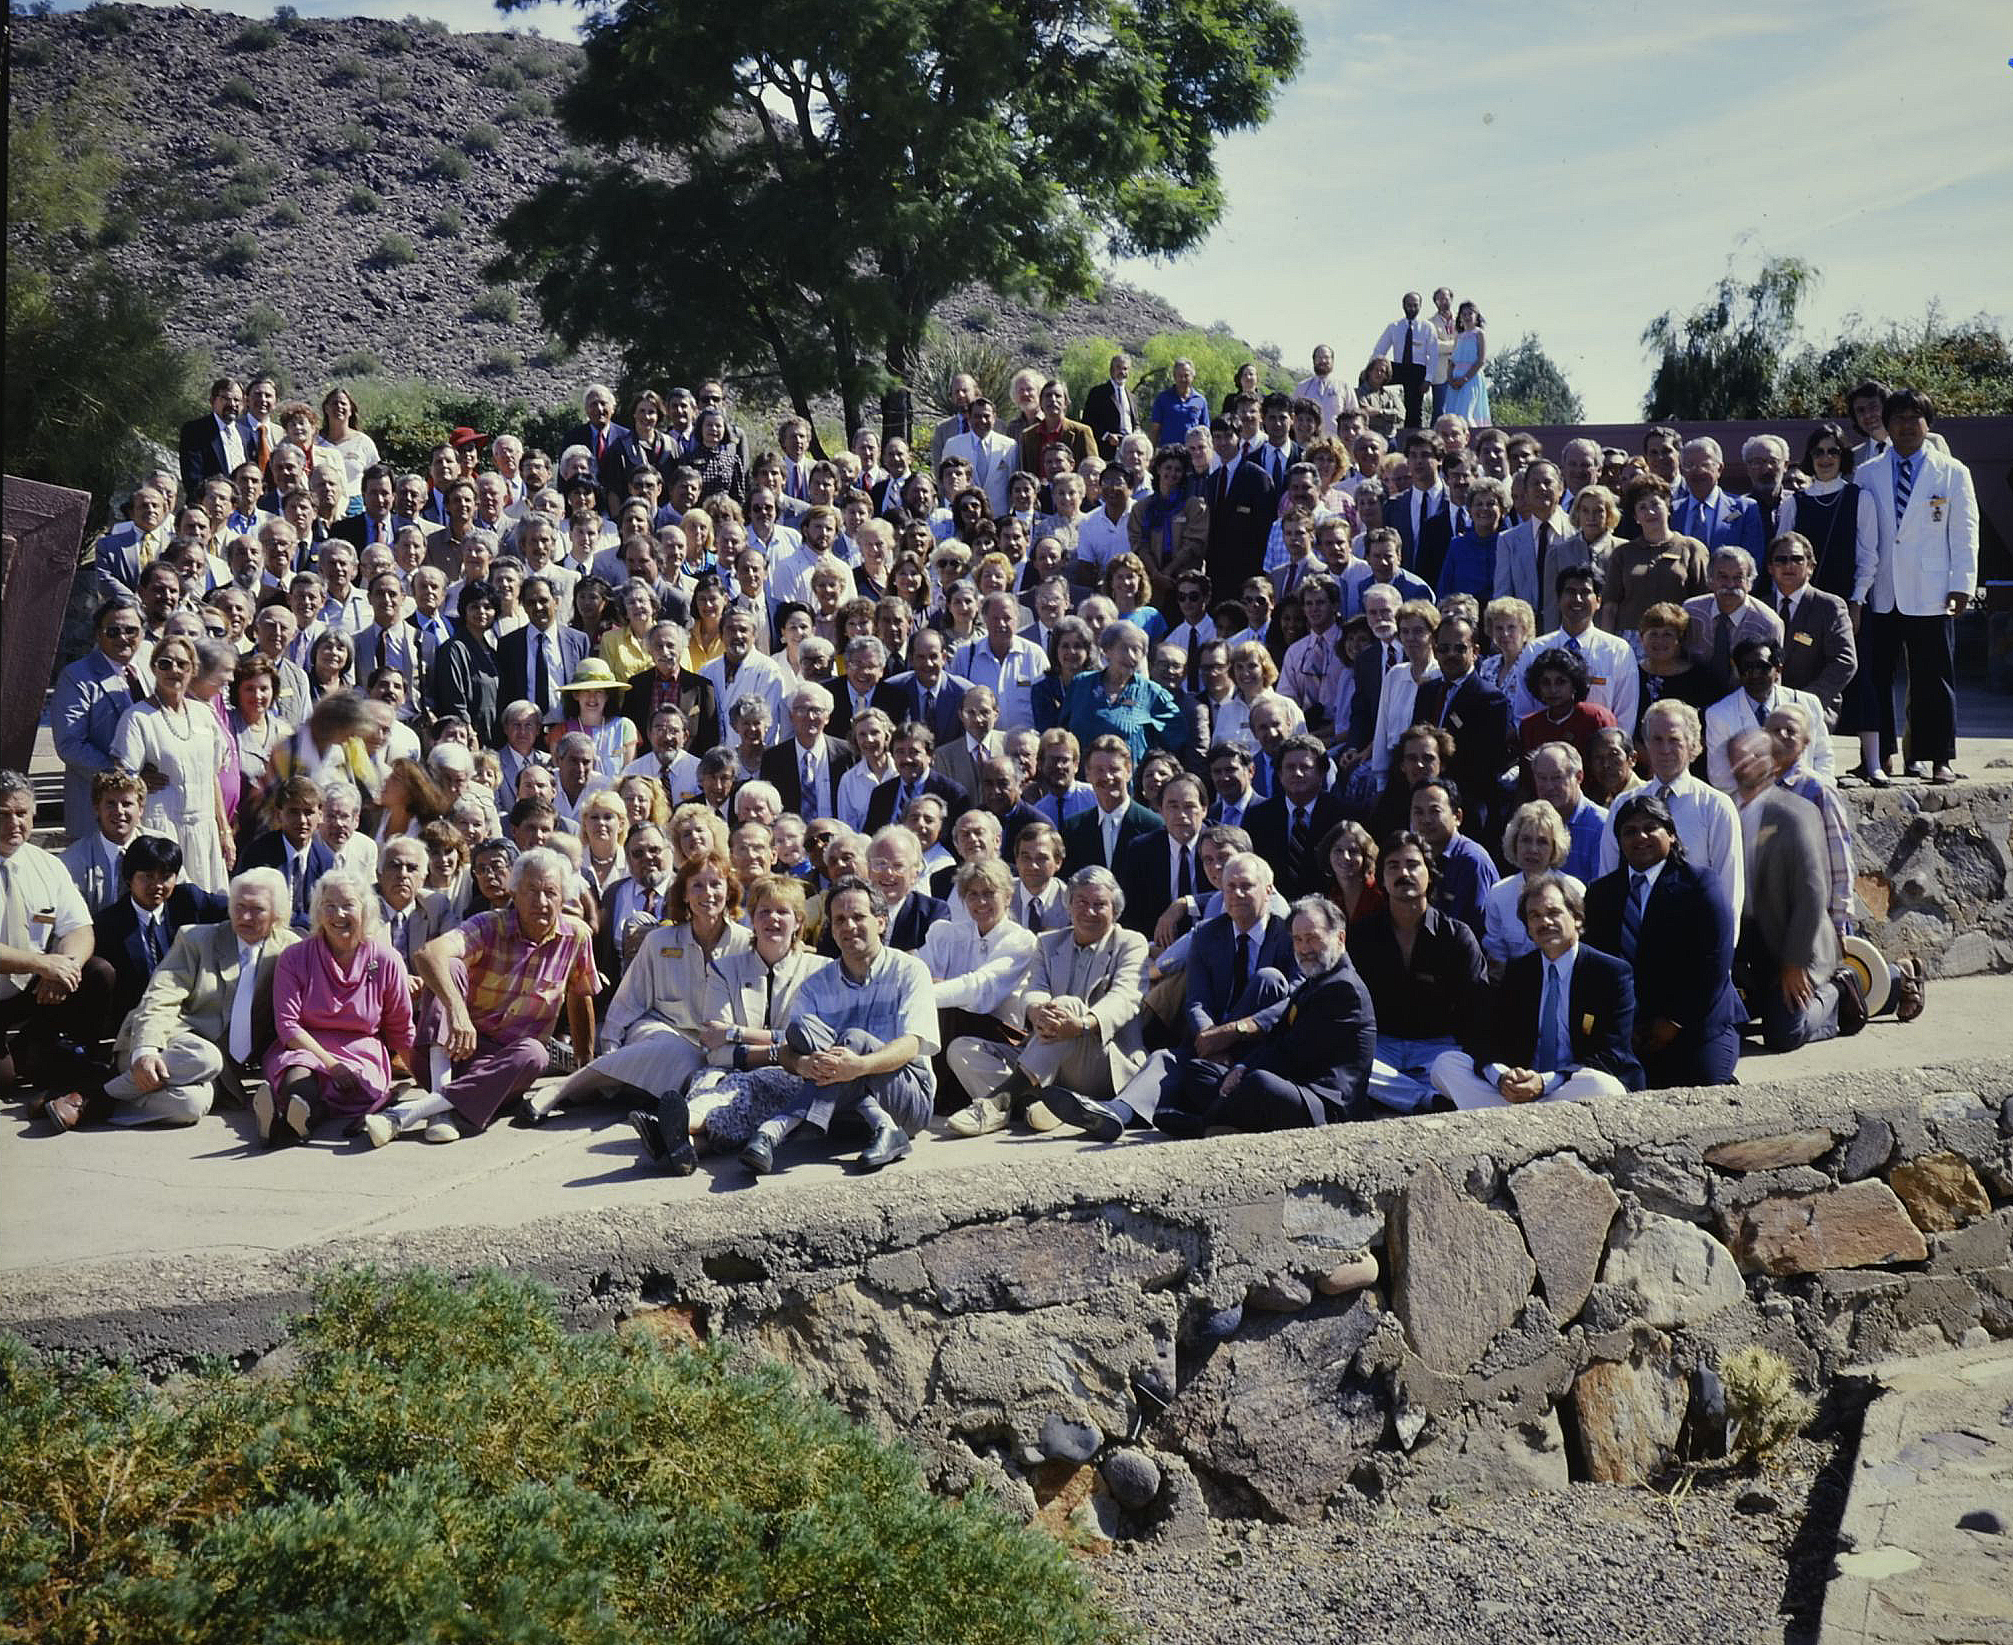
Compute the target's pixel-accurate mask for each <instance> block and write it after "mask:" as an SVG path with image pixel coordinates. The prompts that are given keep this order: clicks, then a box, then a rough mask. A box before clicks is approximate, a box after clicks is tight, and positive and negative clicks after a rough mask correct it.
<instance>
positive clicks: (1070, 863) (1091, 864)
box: [1062, 735, 1164, 895]
mask: <svg viewBox="0 0 2013 1645" xmlns="http://www.w3.org/2000/svg"><path fill="white" fill-rule="evenodd" d="M1083 775H1084V779H1085V780H1086V781H1087V782H1088V783H1089V784H1090V787H1091V793H1092V795H1093V797H1094V798H1095V800H1096V804H1094V805H1092V806H1090V807H1089V808H1088V809H1087V810H1083V811H1079V812H1078V813H1077V814H1076V815H1075V816H1073V817H1070V818H1067V819H1066V820H1065V821H1064V823H1063V825H1062V853H1063V861H1062V874H1063V878H1064V879H1068V878H1069V877H1070V876H1071V875H1073V874H1074V873H1075V872H1076V871H1077V870H1078V869H1079V868H1108V869H1110V870H1111V872H1112V874H1113V875H1114V876H1116V874H1117V873H1118V865H1119V864H1120V863H1121V862H1123V861H1124V860H1125V853H1126V848H1127V847H1128V846H1130V845H1131V844H1132V842H1133V841H1134V840H1136V839H1138V838H1139V837H1140V836H1141V835H1142V834H1158V833H1159V832H1160V831H1161V829H1162V827H1163V826H1164V825H1163V824H1162V822H1161V820H1160V818H1159V816H1158V815H1157V814H1156V813H1155V812H1154V811H1153V810H1152V809H1151V808H1150V807H1148V806H1144V805H1141V804H1140V803H1139V801H1137V800H1135V799H1134V798H1133V797H1132V750H1131V749H1129V748H1127V747H1126V746H1125V743H1124V742H1123V741H1122V740H1121V739H1119V738H1117V737H1114V736H1109V735H1106V736H1103V737H1099V738H1098V739H1096V741H1094V742H1093V743H1092V744H1091V745H1090V754H1089V757H1088V758H1087V759H1086V760H1085V761H1084V767H1083ZM1122 894H1123V893H1121V895H1122Z"/></svg>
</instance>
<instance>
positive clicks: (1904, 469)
mask: <svg viewBox="0 0 2013 1645" xmlns="http://www.w3.org/2000/svg"><path fill="white" fill-rule="evenodd" d="M1914 489H1915V459H1914V458H1912V457H1904V456H1902V455H1901V453H1900V452H1898V451H1897V452H1896V453H1895V454H1894V523H1895V524H1896V525H1897V526H1898V525H1900V524H1901V516H1902V515H1904V514H1906V513H1907V512H1908V494H1909V492H1911V491H1913V490H1914Z"/></svg>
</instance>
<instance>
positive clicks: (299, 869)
mask: <svg viewBox="0 0 2013 1645" xmlns="http://www.w3.org/2000/svg"><path fill="white" fill-rule="evenodd" d="M272 802H273V807H274V820H275V826H274V827H273V828H272V829H270V830H268V831H267V832H266V833H263V834H261V835H259V836H258V837H257V838H256V839H254V840H253V841H252V843H251V844H250V845H248V846H246V847H245V851H244V855H243V856H242V857H241V858H240V859H239V862H238V866H239V867H240V868H241V869H243V868H274V869H277V870H279V874H280V879H281V883H282V884H284V885H285V886H286V887H287V899H286V901H285V903H284V904H283V906H284V907H286V908H287V909H288V910H289V911H290V913H289V923H290V924H291V925H292V926H293V928H294V929H295V930H296V931H306V930H307V928H308V904H309V901H310V899H311V898H312V897H313V896H314V891H315V887H316V886H317V885H319V884H320V883H321V877H322V876H323V875H324V874H326V873H328V871H329V870H330V869H332V868H334V867H335V853H334V852H333V851H331V850H330V849H329V848H328V844H327V842H326V841H324V840H323V839H322V837H321V825H322V791H321V789H320V788H318V787H317V786H316V785H315V783H314V780H313V779H312V778H309V777H288V778H286V779H285V780H284V781H283V782H281V783H280V785H279V786H278V787H277V788H276V789H274V791H273V796H272Z"/></svg>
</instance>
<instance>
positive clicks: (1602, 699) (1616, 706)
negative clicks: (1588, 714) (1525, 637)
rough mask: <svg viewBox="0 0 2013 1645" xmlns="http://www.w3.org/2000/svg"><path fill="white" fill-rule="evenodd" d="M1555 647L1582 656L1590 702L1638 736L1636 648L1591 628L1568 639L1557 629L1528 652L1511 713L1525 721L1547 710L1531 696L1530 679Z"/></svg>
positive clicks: (1631, 734)
mask: <svg viewBox="0 0 2013 1645" xmlns="http://www.w3.org/2000/svg"><path fill="white" fill-rule="evenodd" d="M1572 639H1576V640H1577V641H1578V644H1577V645H1576V646H1575V645H1569V644H1567V641H1568V640H1572ZM1555 646H1556V647H1559V648H1561V649H1563V650H1567V651H1573V650H1577V651H1578V652H1579V655H1580V658H1581V660H1582V661H1583V662H1584V663H1585V664H1586V667H1587V701H1588V702H1590V703H1599V704H1600V705H1601V707H1603V708H1605V709H1606V710H1607V711H1608V712H1609V713H1611V714H1612V715H1614V717H1615V724H1616V725H1618V726H1620V727H1621V728H1622V729H1623V730H1624V731H1626V732H1627V733H1628V734H1629V735H1630V736H1634V735H1635V730H1636V710H1637V703H1638V701H1639V699H1640V697H1641V693H1642V681H1641V680H1640V679H1639V678H1638V677H1637V665H1636V653H1635V647H1633V646H1632V645H1630V644H1629V642H1628V641H1627V640H1625V639H1623V638H1622V637H1621V636H1620V635H1618V634H1610V633H1608V632H1607V631H1606V630H1605V629H1599V628H1594V627H1591V626H1590V627H1589V628H1588V629H1587V631H1586V632H1585V633H1584V634H1580V635H1577V636H1574V635H1568V634H1567V633H1566V631H1565V630H1564V629H1563V628H1555V629H1553V630H1552V631H1551V633H1549V634H1544V635H1540V636H1539V637H1538V638H1537V639H1536V640H1534V641H1533V642H1532V643H1531V644H1530V645H1528V646H1526V647H1525V648H1524V654H1523V657H1522V658H1521V659H1520V660H1521V661H1522V663H1523V665H1524V666H1523V667H1522V668H1520V669H1518V671H1517V682H1516V683H1517V689H1516V690H1515V691H1514V692H1513V693H1511V697H1510V711H1511V713H1513V714H1514V715H1515V716H1516V717H1517V719H1519V720H1521V719H1523V718H1524V716H1525V715H1527V714H1535V713H1537V711H1538V710H1539V709H1540V708H1541V707H1543V706H1544V705H1543V704H1541V703H1540V702H1539V701H1538V699H1537V698H1536V697H1534V696H1532V695H1531V687H1530V681H1529V679H1528V676H1529V674H1530V671H1531V664H1532V663H1534V662H1536V661H1537V660H1538V659H1539V658H1540V657H1542V656H1543V655H1544V654H1545V653H1546V652H1547V651H1550V650H1552V649H1553V648H1554V647H1555ZM1513 729H1514V728H1513Z"/></svg>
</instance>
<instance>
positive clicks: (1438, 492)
mask: <svg viewBox="0 0 2013 1645" xmlns="http://www.w3.org/2000/svg"><path fill="white" fill-rule="evenodd" d="M1446 456H1447V446H1446V442H1445V441H1443V440H1442V439H1441V438H1440V436H1439V435H1437V434H1435V433H1434V432H1433V431H1432V430H1431V429H1416V430H1414V431H1413V432H1412V433H1411V434H1410V435H1408V436H1407V437H1406V440H1405V462H1406V465H1407V466H1408V467H1409V468H1410V469H1411V472H1412V484H1411V487H1410V489H1408V490H1406V491H1402V492H1400V493H1399V494H1398V495H1397V496H1395V497H1391V498H1387V499H1386V500H1385V503H1384V523H1385V524H1386V525H1387V526H1389V527H1390V528H1391V529H1392V530H1393V531H1395V532H1397V533H1398V541H1399V543H1400V544H1402V545H1403V548H1404V554H1403V562H1404V565H1405V569H1406V570H1408V571H1412V572H1416V573H1417V574H1418V575H1419V576H1420V577H1423V578H1424V579H1425V580H1426V581H1427V582H1429V583H1431V584H1433V585H1434V586H1435V587H1438V586H1439V582H1440V568H1441V567H1442V566H1443V565H1445V563H1446V560H1447V548H1448V545H1449V544H1451V543H1452V542H1453V540H1454V500H1453V498H1452V497H1451V496H1450V495H1449V494H1448V491H1447V488H1446V486H1445V485H1444V484H1443V483H1442V482H1441V479H1440V464H1441V463H1442V462H1443V461H1445V459H1446Z"/></svg>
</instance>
